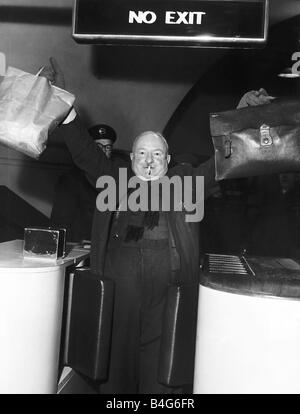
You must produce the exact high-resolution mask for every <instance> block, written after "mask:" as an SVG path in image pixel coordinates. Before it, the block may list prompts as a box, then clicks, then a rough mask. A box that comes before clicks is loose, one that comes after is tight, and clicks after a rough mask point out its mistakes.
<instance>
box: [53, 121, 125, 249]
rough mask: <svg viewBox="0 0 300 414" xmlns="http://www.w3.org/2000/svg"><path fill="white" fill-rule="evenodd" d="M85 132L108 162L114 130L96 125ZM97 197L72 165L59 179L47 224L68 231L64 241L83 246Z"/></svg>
mask: <svg viewBox="0 0 300 414" xmlns="http://www.w3.org/2000/svg"><path fill="white" fill-rule="evenodd" d="M88 131H89V134H90V135H91V137H92V138H93V139H94V141H95V142H96V144H97V145H98V147H99V148H101V150H102V151H103V152H104V153H105V155H106V157H107V158H111V156H112V149H113V144H114V143H115V141H116V139H117V134H116V132H115V130H114V129H113V128H112V127H111V126H109V125H105V124H97V125H94V126H92V127H90V128H89V130H88ZM97 194H98V193H97V191H96V189H95V187H93V186H92V185H91V184H90V182H89V181H88V180H87V178H86V176H85V173H84V171H82V170H80V169H79V168H78V167H76V166H75V165H74V167H73V168H72V169H71V170H70V171H69V172H67V173H65V174H63V175H61V176H60V177H59V178H58V180H57V183H56V186H55V194H54V201H53V207H52V212H51V218H50V221H51V224H52V225H53V226H60V227H63V228H65V229H66V230H67V241H69V242H82V241H89V240H90V239H91V230H92V221H93V214H94V210H95V204H96V197H97Z"/></svg>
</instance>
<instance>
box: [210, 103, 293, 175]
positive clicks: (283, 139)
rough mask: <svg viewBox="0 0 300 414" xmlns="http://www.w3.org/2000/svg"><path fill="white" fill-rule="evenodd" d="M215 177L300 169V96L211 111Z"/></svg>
mask: <svg viewBox="0 0 300 414" xmlns="http://www.w3.org/2000/svg"><path fill="white" fill-rule="evenodd" d="M210 131H211V135H212V140H213V145H214V149H215V165H216V180H223V179H228V178H240V177H249V176H254V175H264V174H278V173H284V172H293V171H300V100H297V101H296V100H293V101H292V100H291V101H283V100H279V99H276V100H275V101H273V102H272V103H270V104H266V105H259V106H251V107H246V108H241V109H234V110H231V111H224V112H216V113H211V114H210Z"/></svg>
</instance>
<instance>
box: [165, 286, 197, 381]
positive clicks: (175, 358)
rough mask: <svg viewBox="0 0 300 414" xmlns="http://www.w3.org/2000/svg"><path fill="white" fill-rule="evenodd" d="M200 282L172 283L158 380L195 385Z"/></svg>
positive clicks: (168, 293)
mask: <svg viewBox="0 0 300 414" xmlns="http://www.w3.org/2000/svg"><path fill="white" fill-rule="evenodd" d="M198 290H199V289H198V284H180V283H178V284H172V285H170V286H169V288H168V292H167V299H166V304H165V309H164V316H163V328H162V337H161V345H160V358H159V371H158V381H159V382H160V383H162V384H164V385H167V386H169V387H180V386H183V385H187V384H193V380H194V378H193V377H194V361H195V344H196V326H197V310H198Z"/></svg>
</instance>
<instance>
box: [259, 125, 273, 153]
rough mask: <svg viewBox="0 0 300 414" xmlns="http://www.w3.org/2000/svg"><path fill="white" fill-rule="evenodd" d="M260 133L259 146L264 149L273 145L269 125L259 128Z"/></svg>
mask: <svg viewBox="0 0 300 414" xmlns="http://www.w3.org/2000/svg"><path fill="white" fill-rule="evenodd" d="M259 132H260V145H261V146H263V147H266V146H268V145H272V144H273V140H272V137H271V134H270V127H269V125H266V124H263V125H261V127H260V128H259Z"/></svg>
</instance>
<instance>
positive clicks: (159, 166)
mask: <svg viewBox="0 0 300 414" xmlns="http://www.w3.org/2000/svg"><path fill="white" fill-rule="evenodd" d="M130 157H131V161H132V170H133V171H134V173H135V174H136V175H137V176H138V177H140V178H141V179H143V180H155V179H158V178H161V177H163V176H164V175H165V174H166V172H167V171H168V163H169V162H170V155H169V154H168V143H167V141H166V140H165V138H164V137H163V136H162V135H161V134H160V133H158V132H153V131H146V132H143V133H142V134H140V135H138V136H137V137H136V138H135V140H134V142H133V146H132V153H131V154H130Z"/></svg>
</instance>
